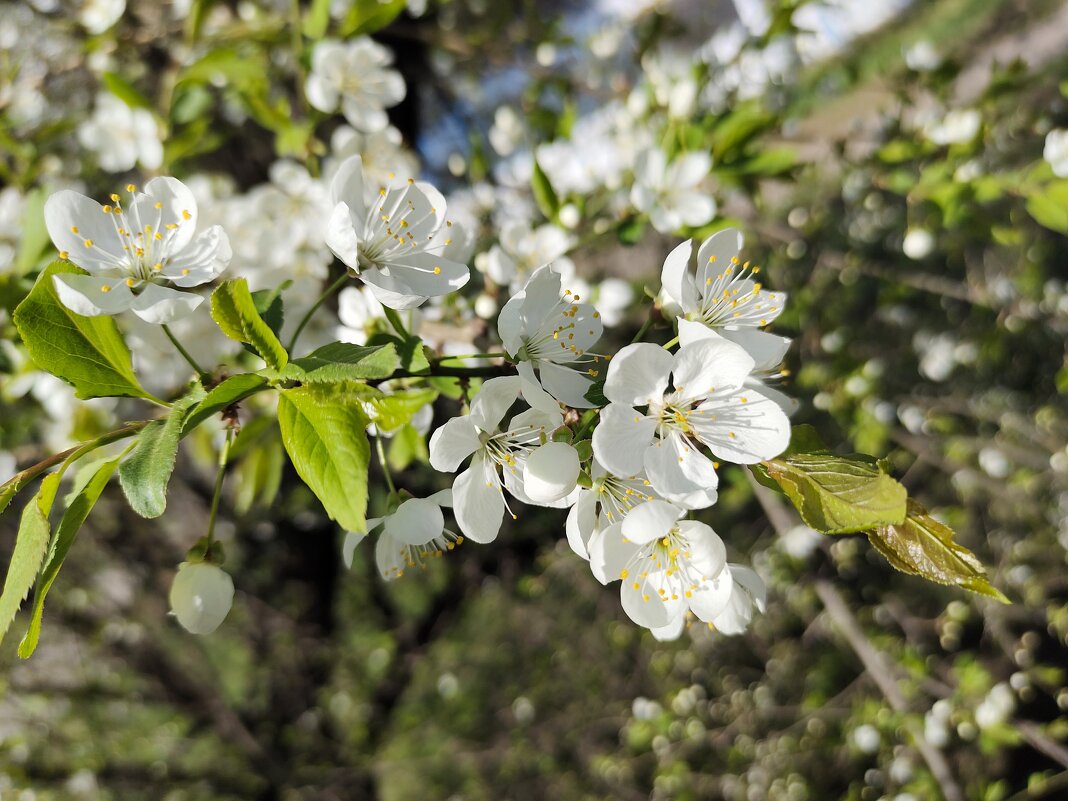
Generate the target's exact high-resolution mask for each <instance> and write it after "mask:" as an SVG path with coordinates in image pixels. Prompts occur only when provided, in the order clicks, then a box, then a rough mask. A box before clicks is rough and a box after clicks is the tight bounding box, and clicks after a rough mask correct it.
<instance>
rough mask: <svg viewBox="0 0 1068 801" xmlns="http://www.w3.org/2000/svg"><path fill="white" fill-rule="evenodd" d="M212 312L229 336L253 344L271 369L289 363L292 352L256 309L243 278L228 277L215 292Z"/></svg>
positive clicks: (212, 296)
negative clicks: (284, 345)
mask: <svg viewBox="0 0 1068 801" xmlns="http://www.w3.org/2000/svg"><path fill="white" fill-rule="evenodd" d="M211 316H212V319H213V320H215V322H216V323H217V324H218V326H219V328H220V329H221V330H222V332H223V333H224V334H226V336H228V337H230V339H233V340H236V341H238V342H244V343H246V344H249V345H251V346H252V347H254V348H255V349H256V352H257V353H259V354H260V356H261V357H262V358H263V360H264V361H265V362H266V363H267V366H268V367H270V368H271V369H272V370H276V371H281V370H282V368H284V367H285V366H286V363H287V362H288V361H289V354H287V353H286V349H285V348H283V347H282V343H281V342H279V341H278V337H277V336H275V333H274V331H272V330H271V328H270V326H269V325H267V323H265V322H264V320H263V318H262V317H260V314H259V312H258V311H256V302H255V301H254V300H253V299H252V294H251V293H250V292H249V291H248V281H246V280H245V279H244V278H237V279H235V280H232V281H227V282H226V283H224V284H221V285H220V286H219V288H218V289H216V290H215V292H213V293H212V295H211Z"/></svg>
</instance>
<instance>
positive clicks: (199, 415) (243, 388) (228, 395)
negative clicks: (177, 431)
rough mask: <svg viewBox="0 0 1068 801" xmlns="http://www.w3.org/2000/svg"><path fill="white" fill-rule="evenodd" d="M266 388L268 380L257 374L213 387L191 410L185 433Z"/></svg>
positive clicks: (247, 375) (231, 379)
mask: <svg viewBox="0 0 1068 801" xmlns="http://www.w3.org/2000/svg"><path fill="white" fill-rule="evenodd" d="M266 386H267V379H266V378H264V377H263V376H259V375H256V374H255V373H242V374H241V375H234V376H230V377H229V378H227V379H226V380H225V381H223V382H222V383H221V384H219V385H218V386H216V387H213V388H212V390H211V392H209V393H208V394H207V395H205V396H204V399H203V400H201V401H200V402H199V403H198V404H196V406H194V407H193V408H192V409H190V410H189V414H188V415H187V416H186V418H185V423H184V428H183V433H186V434H187V433H189V432H190V431H192V430H193V429H194V428H196V427H197V426H198V425H200V424H201V423H203V422H204V421H205V420H207V419H208V418H209V417H211V416H212V415H213V414H216V413H218V412H221V411H223V410H225V409H226V408H227V407H228V406H232V405H233V404H235V403H239V402H240V401H242V400H244V399H245V398H247V397H249V396H250V395H254V394H255V393H257V392H259V391H260V390H262V389H264V388H266Z"/></svg>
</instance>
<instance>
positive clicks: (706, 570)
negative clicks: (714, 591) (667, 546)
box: [679, 520, 727, 579]
mask: <svg viewBox="0 0 1068 801" xmlns="http://www.w3.org/2000/svg"><path fill="white" fill-rule="evenodd" d="M679 535H680V536H682V537H683V538H685V540H686V542H687V544H688V553H689V556H688V557H687V558H688V560H689V562H690V564H691V565H692V566H693V568H694V569H695V570H697V571H698V572H699V573H700V574H701V575H702V576H704V577H705V578H706V579H713V578H715V577H716V576H718V575H719V574H720V573H722V572H723V571H724V569H725V568H726V566H727V548H726V546H725V545H724V544H723V540H721V539H720V537H719V535H718V534H717V533H716V532H715V531H713V530H712V527H711V526H709V525H706V524H704V523H701V522H698V521H696V520H680V521H679Z"/></svg>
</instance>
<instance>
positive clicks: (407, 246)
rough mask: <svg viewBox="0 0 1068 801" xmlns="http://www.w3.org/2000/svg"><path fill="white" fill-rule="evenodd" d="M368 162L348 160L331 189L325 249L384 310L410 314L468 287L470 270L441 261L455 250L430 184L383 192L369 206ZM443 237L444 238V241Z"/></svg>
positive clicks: (387, 188) (442, 208)
mask: <svg viewBox="0 0 1068 801" xmlns="http://www.w3.org/2000/svg"><path fill="white" fill-rule="evenodd" d="M364 181H365V179H364V174H363V162H362V160H361V159H360V157H359V156H352V157H351V158H349V159H347V160H346V161H345V162H344V163H343V164H342V165H341V166H340V167H339V168H338V171H337V174H336V175H335V176H334V180H333V182H332V183H331V187H330V199H331V202H332V203H333V204H334V209H333V212H332V213H331V215H330V220H329V223H328V226H327V234H326V243H327V245H328V246H329V247H330V249H331V250H332V251H333V252H334V254H335V255H336V256H337V257H338V258H339V259H341V261H343V262H344V263H345V264H346V265H347V266H348V267H349V269H350V270H352V271H353V272H354V273H356V274H357V275H358V276H359V278H360V279H361V280H362V281H363V282H364V283H365V284H367V285H368V286H369V287H370V288H371V291H372V292H373V293H374V295H375V297H377V298H378V300H379V302H381V303H382V304H383V305H385V306H389V307H391V308H394V309H409V308H413V307H415V306H419V305H420V304H422V303H424V302H425V301H426V300H427V298H429V297H435V296H438V295H445V294H448V293H449V292H453V291H455V290H457V289H459V288H460V287H462V286H463V285H464V284H466V283H467V280H468V278H469V277H470V273H469V271H468V269H467V265H465V264H460V263H459V262H455V261H452V260H450V259H448V258H446V257H445V256H444V255H442V250H443V249H444V248H446V247H448V246H449V245H450V244H451V241H450V238H449V237H448V234H447V229H449V228H451V226H452V224H451V223H450V222H448V221H447V220H446V219H445V198H443V197H442V196H441V193H440V192H438V191H437V190H436V189H435V188H434V187H432V186H431V185H430V184H427V183H424V182H422V181H415V180H413V179H411V178H409V179H408V180H407V181H397V182H394V183H392V184H390V185H387V186H380V187H379V188H378V194H377V196H376V199H375V201H374V202H373V203H370V204H368V203H366V202H365V200H364V198H365V189H364ZM442 237H444V238H442Z"/></svg>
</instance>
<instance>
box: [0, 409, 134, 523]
mask: <svg viewBox="0 0 1068 801" xmlns="http://www.w3.org/2000/svg"><path fill="white" fill-rule="evenodd" d="M149 422H151V421H149V420H140V421H138V422H136V423H130V424H129V425H127V426H123V427H122V428H117V429H115V430H114V431H109V432H108V433H106V434H101V435H100V436H99V437H97V438H96V439H92V440H89V441H88V442H83V443H81V444H80V445H75V446H74V447H73V448H68V449H67V450H65V451H62V452H61V453H55V454H53V455H51V456H49V457H48V458H47V459H42V460H41V461H39V462H38V463H37V464H34V465H30V466H29V467H27V468H26V469H25V470H22V471H20V472H18V473H15V475H13V476H12V477H11V478H9V479H8V480H7V481H5V482H4V483H3V484H0V510H2V508H3V505H4V504H5V503H6V501H7V500H9V499H10V498H13V497H14V496H15V493H17V492H18V491H19V490H20V489H22V488H23V487H24V486H25V485H26V484H28V483H29V482H31V481H33V480H34V479H35V478H37V477H38V476H39V475H41V474H42V473H43V472H45V471H46V470H48V468H50V467H55V466H56V465H57V464H60V463H62V462H64V461H66V460H67V459H69V458H71V457H73V456H75V455H77V457H79V458H80V457H81V456H84V455H85V454H87V453H89V452H90V451H94V450H96V449H97V448H102V447H104V446H105V445H110V444H111V443H112V442H118V441H119V440H120V439H126V437H131V436H133V435H134V434H136V433H137V432H138V431H140V430H141V429H142V428H144V427H145V426H147V425H148V424H149ZM8 493H10V495H9V494H8Z"/></svg>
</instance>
